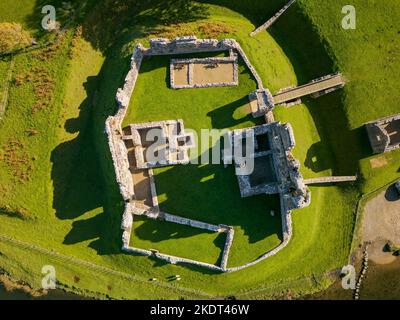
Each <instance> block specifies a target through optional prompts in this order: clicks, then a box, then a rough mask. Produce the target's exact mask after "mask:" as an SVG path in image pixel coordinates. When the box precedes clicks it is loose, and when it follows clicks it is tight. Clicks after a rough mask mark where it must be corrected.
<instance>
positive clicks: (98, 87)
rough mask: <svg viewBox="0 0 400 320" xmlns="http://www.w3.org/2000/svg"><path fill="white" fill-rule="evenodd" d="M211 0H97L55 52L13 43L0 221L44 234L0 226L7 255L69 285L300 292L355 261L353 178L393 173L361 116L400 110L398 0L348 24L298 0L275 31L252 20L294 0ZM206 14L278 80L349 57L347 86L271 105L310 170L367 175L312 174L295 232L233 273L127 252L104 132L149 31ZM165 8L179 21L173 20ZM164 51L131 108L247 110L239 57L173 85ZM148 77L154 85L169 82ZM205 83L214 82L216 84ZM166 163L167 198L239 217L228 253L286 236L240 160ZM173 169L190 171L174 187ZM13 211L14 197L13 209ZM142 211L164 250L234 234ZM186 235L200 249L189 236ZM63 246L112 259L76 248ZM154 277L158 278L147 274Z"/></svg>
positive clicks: (273, 84) (176, 294)
mask: <svg viewBox="0 0 400 320" xmlns="http://www.w3.org/2000/svg"><path fill="white" fill-rule="evenodd" d="M24 2H26V3H27V4H28V5H27V6H24V10H19V6H20V3H18V4H14V3H12V2H11V1H3V2H2V4H1V5H0V8H2V9H5V11H3V10H0V12H2V15H1V16H0V17H1V18H0V20H10V19H12V21H19V22H24V21H25V20H26V17H28V16H32V17H38V16H39V17H40V14H39V15H38V14H37V12H36V11H35V12H33V11H32V10H33V8H37V7H38V6H39V5H40V3H41V2H40V1H33V0H30V1H28V0H26V1H24ZM210 2H212V3H214V4H217V5H215V6H214V5H213V6H211V5H209V4H207V3H205V4H198V3H195V6H194V7H191V8H190V10H189V11H182V10H184V9H182V7H179V5H180V3H181V2H180V1H174V2H173V3H174V4H172V3H170V6H165V1H161V0H160V1H155V3H153V4H152V6H151V8H148V7H146V6H147V4H146V3H145V2H143V3H142V2H140V1H139V2H137V1H127V2H126V5H125V7H118V6H116V7H114V6H113V5H112V3H111V1H108V0H104V1H102V2H98V3H97V4H94V2H93V3H92V4H91V5H93V7H92V9H91V10H87V11H86V12H87V14H86V16H84V17H82V19H81V21H80V24H81V25H82V28H79V30H81V32H76V31H75V30H72V29H73V28H74V29H76V25H75V26H71V30H70V31H69V32H67V34H66V36H65V38H64V40H63V41H62V42H61V44H60V45H59V46H58V47H56V48H53V49H52V50H50V52H48V51H46V49H45V50H43V51H38V52H32V53H29V54H22V55H19V56H17V57H15V69H14V73H13V75H14V77H15V78H16V80H17V81H14V82H13V85H12V87H11V89H10V99H9V104H8V108H7V110H6V113H5V117H4V119H3V120H1V122H0V181H1V183H0V207H4V206H8V207H7V210H2V211H0V213H1V214H0V236H8V237H13V238H15V239H19V240H21V241H23V242H24V243H28V244H34V245H36V246H39V247H41V248H43V249H44V250H39V249H37V248H36V249H32V248H30V247H29V246H25V247H23V246H22V247H21V246H20V245H17V244H15V243H9V242H4V241H0V253H1V254H0V268H2V269H4V270H5V271H7V272H8V273H10V274H11V275H12V276H13V277H14V278H16V279H21V280H24V281H26V282H27V283H29V284H31V285H32V286H33V287H35V288H38V287H40V281H41V273H40V271H41V267H42V266H43V265H44V264H53V265H54V266H56V269H57V278H58V280H59V282H60V283H61V284H62V285H63V286H64V287H65V288H67V289H68V290H73V291H75V292H80V293H83V294H87V295H95V293H97V294H100V296H99V297H103V298H104V297H106V296H109V297H114V298H174V299H177V298H181V297H184V298H198V297H202V298H207V297H221V296H227V295H235V296H237V297H239V298H240V297H246V298H265V297H270V296H281V295H283V294H284V293H287V290H290V291H291V292H292V293H293V294H296V295H298V294H306V293H310V292H312V291H315V290H319V289H322V288H324V287H326V286H327V285H328V284H329V280H328V279H327V278H326V277H324V276H323V274H324V273H325V272H327V271H330V270H332V269H335V268H340V267H342V265H344V264H346V263H347V257H348V254H349V251H350V244H351V240H352V233H353V227H354V220H355V216H354V209H355V205H356V202H357V199H358V196H359V194H360V193H362V192H369V191H371V190H373V189H375V188H377V187H379V186H381V185H384V184H385V183H388V182H389V181H391V180H393V179H395V178H396V177H399V172H398V169H399V168H398V163H399V159H400V153H399V152H393V153H390V154H388V155H385V157H386V158H387V162H388V164H387V166H386V167H384V168H379V169H372V168H371V166H370V161H369V160H370V159H371V157H372V155H371V150H370V147H369V145H368V140H367V136H366V134H365V132H364V129H363V128H362V124H363V123H364V122H366V121H370V120H373V119H375V118H379V117H383V116H387V115H389V114H393V113H395V112H397V108H398V106H397V104H396V101H395V97H396V92H397V91H398V88H399V87H398V77H399V75H398V74H397V72H395V71H394V70H398V69H399V66H400V65H399V64H400V61H399V60H396V59H393V52H396V51H395V50H398V49H397V48H398V44H399V35H398V34H397V32H398V30H396V28H395V21H397V18H398V17H399V11H400V5H399V4H398V3H397V2H395V1H388V3H387V4H386V6H385V7H384V6H380V5H379V3H378V2H375V1H370V2H368V3H365V2H364V1H361V0H355V1H353V2H354V5H355V6H356V7H357V8H359V10H358V23H359V25H358V29H357V30H356V31H346V30H343V29H341V27H340V21H341V7H342V6H343V5H345V4H347V3H345V1H342V0H332V1H330V2H329V4H328V3H326V4H324V5H323V6H322V5H321V4H320V1H317V0H307V1H305V0H303V1H299V3H298V4H296V5H295V6H294V7H293V8H291V9H290V10H289V11H288V12H287V13H286V14H285V15H284V16H283V17H282V18H281V19H280V20H279V21H278V22H277V24H276V25H274V26H273V27H272V28H271V30H270V32H269V33H267V32H263V33H261V34H259V35H258V36H257V37H255V38H250V37H248V34H249V33H250V31H252V29H253V28H254V27H255V25H258V24H260V23H262V22H263V21H264V20H265V19H266V18H268V17H269V16H270V15H271V14H273V13H274V12H275V11H276V10H277V9H278V8H279V7H280V6H282V5H283V4H284V3H285V1H278V0H273V1H261V0H258V1H244V0H229V1H228V0H218V1H217V0H215V1H210ZM218 4H219V5H220V6H218ZM250 4H251V5H250ZM224 6H225V7H224ZM3 7H4V8H3ZM177 8H179V10H181V11H179V10H175V9H177ZM116 12H118V14H116ZM176 12H179V14H178V15H177V14H176ZM160 13H161V14H160ZM4 17H7V19H5V18H4ZM36 22H38V21H36ZM205 23H209V24H215V23H218V24H220V25H221V24H222V25H223V26H224V28H222V29H223V33H222V34H221V35H220V37H235V38H236V39H237V40H238V41H239V42H240V43H241V45H242V47H243V49H244V50H245V51H246V53H247V54H248V57H249V58H250V60H251V61H252V63H253V64H254V65H255V67H256V68H257V70H258V72H259V74H260V75H261V77H262V78H263V80H264V82H265V84H266V85H267V86H268V87H269V88H270V89H271V90H272V91H273V92H275V91H277V90H278V89H280V88H282V87H286V86H289V85H295V84H296V83H304V82H307V81H309V80H311V79H313V78H315V77H318V76H322V75H324V74H326V73H329V72H333V71H337V70H340V71H341V72H343V73H344V74H345V76H346V77H347V78H348V80H349V82H348V85H347V86H346V88H345V89H344V90H342V91H339V92H336V93H333V94H331V95H328V96H324V97H322V98H320V99H318V100H312V99H308V98H306V99H304V101H303V102H304V104H302V105H300V106H296V107H293V108H289V109H285V108H277V109H276V112H275V114H276V118H277V119H279V120H281V121H283V122H290V123H291V124H292V126H293V128H294V131H295V135H296V140H297V146H296V148H295V150H294V154H295V156H296V157H297V158H298V159H299V160H300V162H301V164H302V169H301V171H302V173H303V175H304V176H305V177H306V178H310V177H315V176H324V175H329V174H335V175H342V174H344V175H352V174H355V173H359V174H360V175H361V178H362V179H361V181H360V183H358V184H357V185H342V186H326V187H312V189H311V191H312V204H311V206H310V207H308V208H306V209H303V210H298V211H295V212H294V213H293V224H294V236H293V239H292V241H291V242H290V244H289V245H288V247H287V248H285V249H284V250H283V251H282V252H280V253H279V254H277V255H276V256H274V257H272V258H270V259H267V260H266V261H264V262H262V263H260V264H258V265H256V266H253V267H251V268H249V269H246V270H243V271H240V272H237V273H232V274H215V273H213V272H208V271H206V270H203V269H197V268H193V267H184V266H172V265H168V264H164V263H161V262H159V261H156V260H152V259H149V258H146V257H140V256H135V255H128V254H124V253H122V252H121V250H120V247H121V231H120V222H121V215H122V212H123V206H124V203H123V201H122V199H121V197H120V195H119V190H118V187H117V185H116V183H115V176H114V170H113V168H112V162H111V159H110V158H111V156H110V152H109V150H108V146H107V141H106V137H105V135H104V122H105V119H106V118H107V116H109V115H112V114H114V113H115V110H116V103H115V98H114V97H115V93H116V90H117V88H118V87H120V86H121V85H122V84H123V79H124V77H125V75H126V72H127V71H128V68H129V58H130V54H131V50H132V48H133V46H134V44H135V43H137V42H139V41H140V42H143V44H147V41H146V39H147V38H148V37H150V36H151V35H154V34H160V33H163V32H164V33H165V32H166V33H168V34H174V33H175V34H180V33H186V32H192V31H193V32H194V33H196V34H197V35H198V36H205V35H207V34H209V32H210V31H209V30H207V29H205V28H203V27H202V26H204V24H205ZM171 24H172V27H171V29H172V30H171V29H168V28H167V30H165V28H166V26H168V25H171ZM177 24H179V27H177ZM27 25H28V27H29V26H30V25H31V24H27ZM29 28H31V27H29ZM219 28H220V27H219ZM219 28H218V29H219ZM217 34H218V32H217ZM304 35H307V36H306V37H305V36H304ZM167 60H168V59H167V58H166V59H155V60H154V61H145V63H144V64H143V69H142V74H141V75H140V77H139V80H138V85H137V88H136V90H135V93H134V98H133V101H132V105H131V108H130V110H129V112H130V113H129V117H128V118H127V122H129V121H147V120H160V119H165V118H168V119H174V118H183V119H184V121H185V125H186V126H187V127H189V128H193V129H195V130H198V129H201V128H203V127H205V128H210V127H213V128H235V127H243V126H248V125H250V124H252V119H248V118H246V117H244V113H243V110H242V109H241V108H240V107H241V106H242V105H243V104H244V100H243V98H244V97H245V95H246V94H247V93H248V92H249V91H251V90H252V89H253V88H254V82H253V81H252V80H251V79H250V78H249V76H248V74H247V73H246V72H245V69H242V70H243V71H244V72H243V73H241V75H240V77H241V78H240V83H241V84H240V86H239V87H238V88H214V89H199V90H186V91H185V90H182V91H179V97H178V96H175V95H177V94H178V92H174V91H172V90H168V89H167V87H166V69H165V66H166V61H167ZM371 61H373V62H374V63H371ZM1 64H2V62H1ZM0 68H1V67H0ZM0 75H2V72H1V71H0ZM150 86H151V87H154V86H155V87H157V88H158V90H157V92H158V93H159V96H156V95H155V91H153V90H151V89H150ZM38 88H39V89H38ZM40 88H42V89H40ZM197 92H199V95H197ZM201 92H205V94H204V95H202V94H200V93H201ZM211 94H213V95H214V94H215V97H213V99H210V97H209V95H211ZM241 99H242V100H241ZM159 101H162V103H158V102H159ZM193 102H195V103H193ZM158 107H159V108H160V109H158ZM156 173H157V176H156V183H157V189H158V193H159V195H160V197H159V198H160V202H161V206H162V208H165V210H168V212H170V213H172V214H181V215H183V216H188V217H192V218H198V219H201V220H204V221H208V222H211V223H228V224H233V225H234V226H235V227H236V229H237V232H236V238H235V242H234V246H233V249H232V255H231V260H230V264H232V265H237V264H240V263H243V262H246V261H248V260H249V259H250V260H251V259H253V258H256V257H257V256H258V255H259V254H261V253H263V250H264V248H267V249H269V248H271V247H272V246H274V245H275V244H276V243H277V242H278V235H277V233H276V230H279V222H278V221H276V220H274V219H273V218H271V217H270V215H269V210H270V209H271V207H275V206H276V200H274V199H268V198H266V197H256V198H251V199H248V200H241V199H240V198H239V196H238V195H237V197H236V196H235V192H236V193H237V191H238V190H237V182H236V178H235V177H234V175H233V169H232V168H227V169H223V168H214V166H211V165H210V166H204V167H200V168H198V167H196V166H187V167H176V168H175V167H174V168H166V169H162V170H157V172H156ZM170 181H176V182H182V183H177V185H179V188H178V189H176V190H171V188H170V187H169V185H168V184H169V182H170ZM188 190H189V191H190V192H187V191H188ZM215 190H217V191H219V192H215ZM232 191H233V192H232ZM192 195H193V196H192ZM226 199H229V201H226ZM221 202H222V203H221ZM218 205H220V207H218ZM219 208H221V209H220V210H219ZM228 211H229V212H228ZM12 213H19V214H20V215H19V218H18V217H15V216H13V214H12ZM17 216H18V215H17ZM136 226H137V228H136V233H135V235H134V238H133V239H132V241H134V244H135V245H136V244H137V245H138V246H140V247H144V248H149V247H156V246H157V247H158V248H160V249H162V251H163V252H165V253H173V254H178V255H183V256H185V255H188V254H190V257H192V258H200V259H203V260H205V261H209V262H212V263H214V262H215V261H216V260H217V259H219V249H220V248H221V245H222V243H223V240H224V239H221V238H219V237H217V238H215V237H214V234H207V233H204V234H200V233H198V232H197V230H188V229H185V228H181V227H180V226H169V225H162V224H159V223H158V222H142V221H138V222H137V224H136ZM154 231H156V232H154ZM174 237H175V238H174ZM221 242H222V243H221ZM192 246H196V249H197V250H193V252H191V248H192ZM46 250H49V251H54V252H56V253H57V255H51V254H48V253H46V252H47V251H46ZM196 251H197V252H196ZM205 251H207V252H205ZM61 255H62V256H61ZM64 255H65V256H70V257H74V258H75V259H79V261H81V260H84V261H88V262H90V263H92V264H93V265H96V266H100V267H106V268H109V269H110V270H113V271H115V272H111V271H110V272H108V273H104V272H99V271H98V269H96V267H94V266H90V267H88V266H83V265H82V263H81V262H68V263H66V261H68V260H66V259H65V258H63V256H64ZM118 272H119V273H118ZM174 274H180V275H181V277H182V280H181V281H180V282H179V285H178V284H176V283H174V282H169V281H168V277H169V276H171V275H174ZM126 275H131V276H133V278H129V277H128V278H127V277H126ZM124 276H125V278H124ZM153 277H156V278H157V279H159V281H158V282H157V283H153V282H149V281H148V279H150V278H153ZM310 277H311V278H312V279H314V280H309V279H310ZM77 278H79V279H80V280H79V281H77V280H76V279H77ZM127 279H129V280H127ZM315 279H319V280H318V281H316V280H315ZM171 286H172V287H171ZM253 290H256V291H253Z"/></svg>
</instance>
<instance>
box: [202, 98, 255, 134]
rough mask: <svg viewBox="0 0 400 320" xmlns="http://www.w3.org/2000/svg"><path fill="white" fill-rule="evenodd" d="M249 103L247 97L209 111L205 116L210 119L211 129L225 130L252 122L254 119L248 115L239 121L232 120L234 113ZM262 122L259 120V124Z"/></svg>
mask: <svg viewBox="0 0 400 320" xmlns="http://www.w3.org/2000/svg"><path fill="white" fill-rule="evenodd" d="M248 103H249V97H248V95H246V96H244V97H243V98H241V99H239V100H236V101H233V102H231V103H228V104H227V105H225V106H222V107H220V108H218V109H215V110H213V111H210V112H209V113H207V116H208V117H210V118H211V123H212V127H213V128H215V129H225V128H230V127H234V126H237V125H239V124H241V123H243V122H246V121H253V120H254V118H253V116H252V115H251V114H250V113H247V114H246V115H244V116H243V117H241V118H239V119H235V118H234V116H233V115H234V113H235V111H236V110H237V109H238V108H241V107H243V106H246V105H247V104H248ZM261 122H262V120H260V124H261Z"/></svg>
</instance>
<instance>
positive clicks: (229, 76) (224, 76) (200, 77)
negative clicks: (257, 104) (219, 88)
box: [193, 62, 235, 85]
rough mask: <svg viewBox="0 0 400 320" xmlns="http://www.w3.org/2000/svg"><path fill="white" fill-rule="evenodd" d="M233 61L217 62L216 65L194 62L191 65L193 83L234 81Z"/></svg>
mask: <svg viewBox="0 0 400 320" xmlns="http://www.w3.org/2000/svg"><path fill="white" fill-rule="evenodd" d="M234 81H235V79H234V62H232V63H219V64H218V66H216V67H211V66H210V65H209V64H203V63H195V64H194V65H193V83H194V84H197V85H203V84H207V83H215V84H217V83H225V82H234Z"/></svg>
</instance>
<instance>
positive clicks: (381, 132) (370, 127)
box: [365, 114, 400, 153]
mask: <svg viewBox="0 0 400 320" xmlns="http://www.w3.org/2000/svg"><path fill="white" fill-rule="evenodd" d="M365 128H366V129H367V133H368V137H369V141H370V143H371V147H372V150H373V152H374V153H385V152H390V151H393V150H396V149H398V148H400V114H397V115H394V116H390V117H386V118H383V119H380V120H376V121H372V122H369V123H367V124H366V125H365Z"/></svg>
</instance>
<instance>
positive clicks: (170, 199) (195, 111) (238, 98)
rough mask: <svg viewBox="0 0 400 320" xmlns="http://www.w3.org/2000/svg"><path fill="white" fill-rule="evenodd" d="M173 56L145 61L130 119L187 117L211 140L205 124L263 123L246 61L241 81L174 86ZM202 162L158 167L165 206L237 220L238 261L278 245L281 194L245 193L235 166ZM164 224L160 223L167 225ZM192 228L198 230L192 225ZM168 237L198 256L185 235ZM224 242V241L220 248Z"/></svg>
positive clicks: (218, 220)
mask: <svg viewBox="0 0 400 320" xmlns="http://www.w3.org/2000/svg"><path fill="white" fill-rule="evenodd" d="M169 62H170V57H151V58H147V59H145V60H144V61H143V65H142V68H141V73H140V75H139V78H138V82H137V86H136V88H135V94H134V96H133V98H132V100H131V104H130V106H129V109H128V114H127V116H126V118H125V121H124V122H125V124H129V123H141V122H149V121H160V120H168V119H183V121H184V124H185V128H187V129H191V130H195V131H196V132H197V134H198V137H199V138H198V139H199V141H198V143H199V144H201V143H204V141H206V140H205V139H201V130H202V129H219V130H223V129H235V128H243V127H249V126H253V125H255V124H256V123H257V122H258V123H262V119H257V121H254V119H253V117H252V116H251V114H249V108H248V97H247V95H248V93H249V92H252V91H254V90H255V89H256V84H255V82H254V80H253V79H252V76H251V74H250V73H249V71H248V70H247V68H246V67H245V65H244V64H243V63H241V64H240V68H239V74H240V76H239V86H238V87H225V88H203V89H192V90H190V89H188V90H173V89H171V88H170V87H169V85H168V84H167V82H168V79H169V74H167V73H168V70H169ZM149 92H154V95H153V94H149ZM155 97H156V98H155ZM160 105H162V107H161V108H160ZM212 147H214V146H210V148H209V149H206V150H201V151H200V149H201V147H200V146H198V149H199V153H201V152H204V153H205V152H209V158H208V161H209V162H210V163H211V160H212V159H211V153H212V150H211V148H212ZM219 152H220V151H218V153H219ZM201 156H202V154H200V155H199V158H200V157H201ZM198 162H199V164H198V165H195V164H193V165H187V166H175V167H170V168H162V169H157V170H155V181H156V187H157V193H158V194H159V202H160V207H161V210H163V211H166V212H169V213H172V214H176V215H180V216H183V217H187V218H191V219H195V220H200V221H205V222H209V223H212V224H228V225H232V226H235V227H236V229H235V231H236V234H235V241H234V245H233V247H232V253H231V260H230V265H233V266H235V265H240V264H244V263H246V262H248V261H251V260H254V259H256V258H257V257H258V256H260V255H261V254H263V253H265V252H266V251H268V250H270V249H272V248H274V247H276V246H277V245H278V244H279V243H280V234H281V226H280V224H281V223H280V216H279V214H278V213H279V199H278V197H277V196H270V197H267V196H258V197H255V198H249V199H242V198H241V197H240V192H239V187H238V184H237V180H236V176H235V172H234V169H233V167H229V168H226V169H225V168H224V166H223V164H222V163H219V164H203V163H201V160H200V159H198ZM271 210H273V211H275V212H276V213H277V214H276V215H275V216H274V217H272V216H271V215H270V211H271ZM144 224H146V222H145V223H144ZM147 224H151V225H154V224H155V223H154V222H147ZM162 224H163V222H158V223H157V224H156V225H157V226H159V227H160V228H162ZM170 228H175V229H176V230H177V231H179V230H180V229H181V228H182V227H181V226H179V225H171V226H170ZM193 233H194V234H196V233H198V231H196V230H193ZM137 238H138V239H137ZM136 239H137V240H140V237H139V236H138V233H137V232H135V237H134V238H133V240H132V241H133V244H134V245H135V243H136V242H137V241H136ZM163 240H165V241H169V242H170V243H171V249H170V250H174V252H177V251H178V252H181V255H183V256H184V257H185V256H187V255H188V254H190V253H191V256H192V257H193V252H192V247H191V246H187V248H186V250H185V245H184V243H185V242H187V240H186V239H181V240H178V239H174V241H170V240H171V239H170V238H169V237H166V238H165V239H163ZM223 244H224V243H223V242H222V243H220V246H219V247H220V249H223ZM157 246H158V244H157ZM174 248H175V249H174ZM176 248H179V249H176ZM168 249H169V248H166V250H167V251H166V253H169V251H170V250H168ZM196 252H199V253H201V254H206V253H207V251H205V252H204V251H196ZM200 257H201V256H200ZM200 257H199V258H200ZM194 258H196V257H195V256H194ZM214 263H215V261H214Z"/></svg>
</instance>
